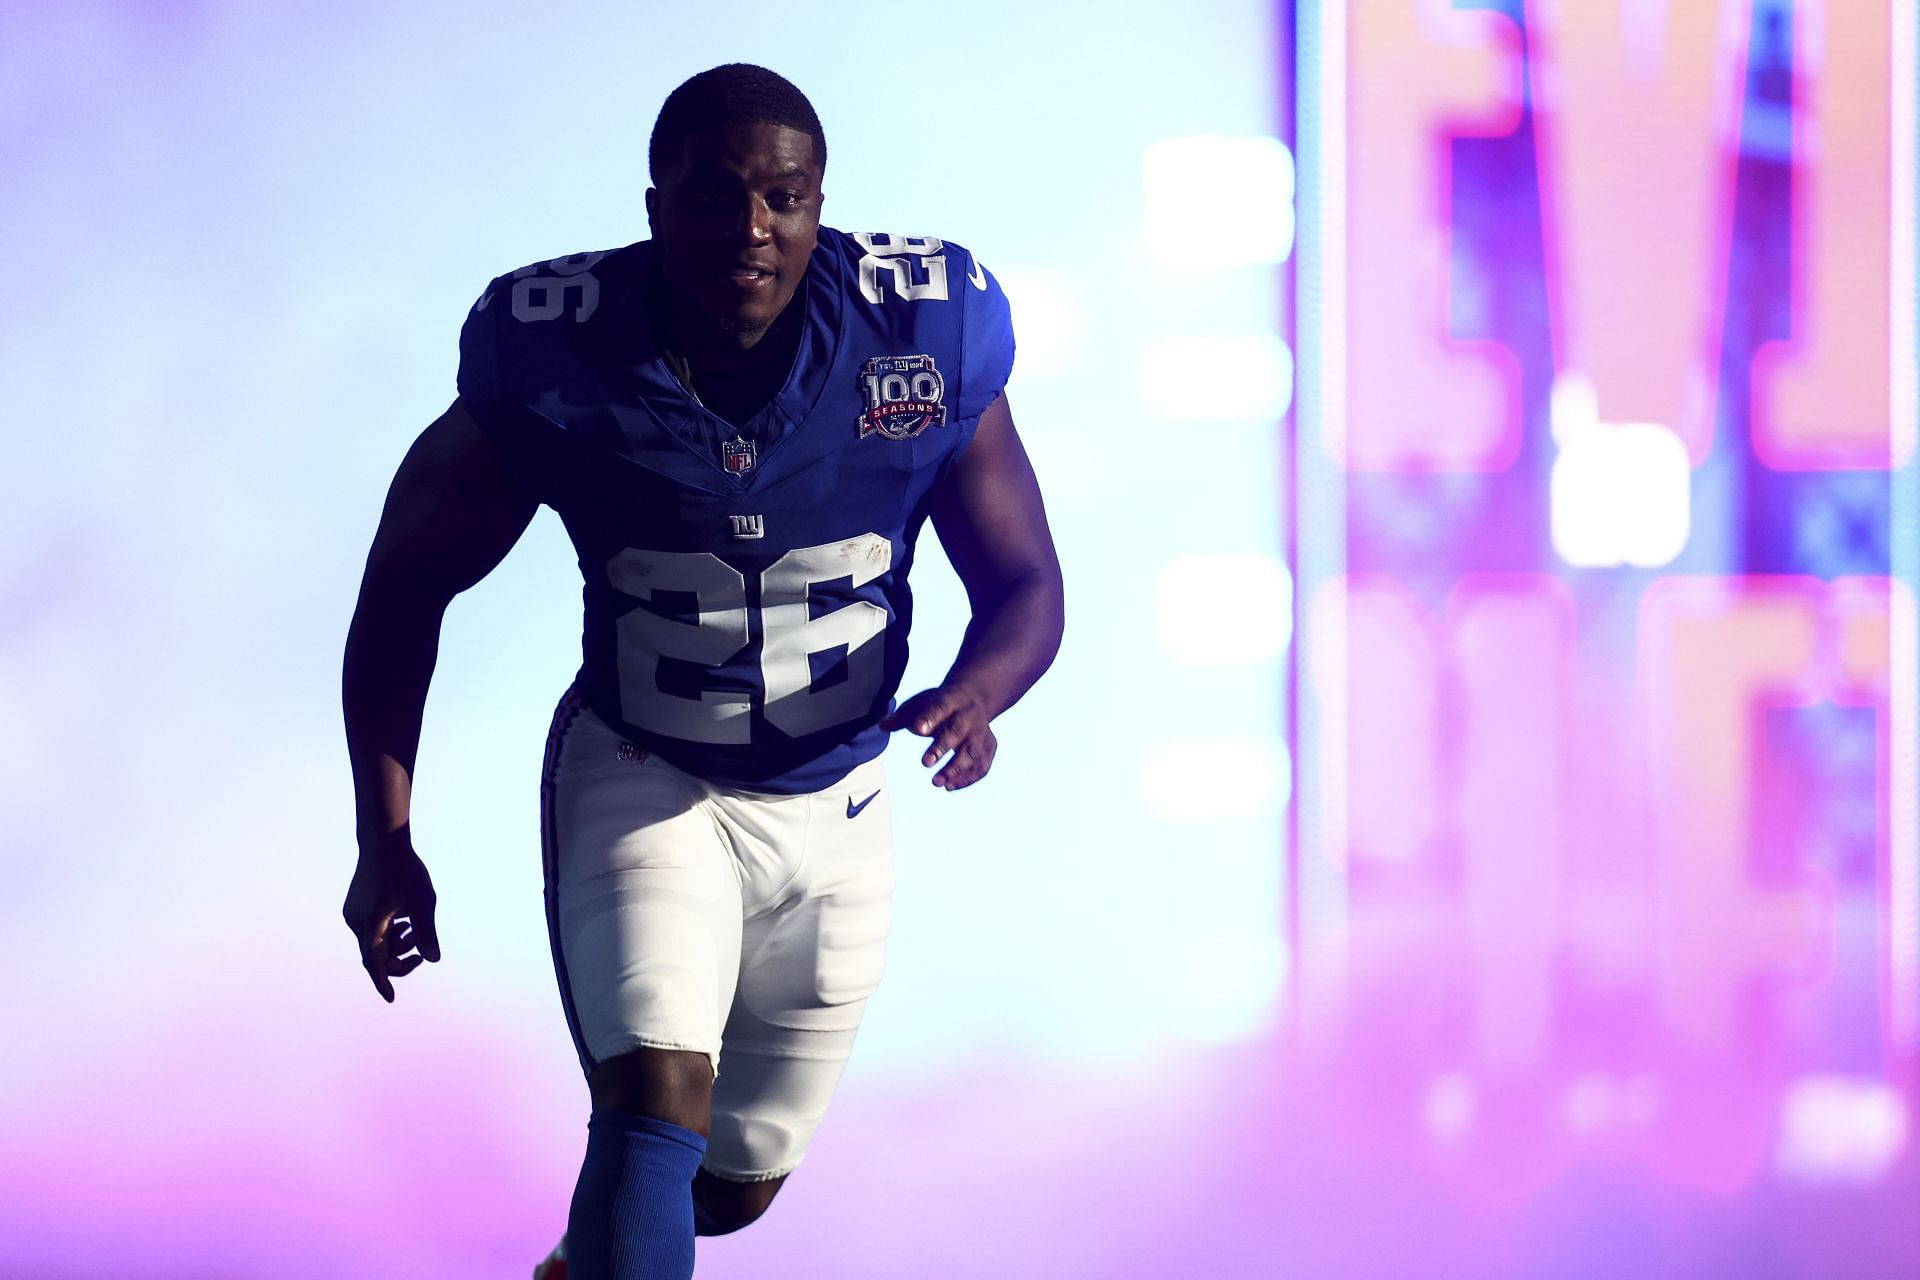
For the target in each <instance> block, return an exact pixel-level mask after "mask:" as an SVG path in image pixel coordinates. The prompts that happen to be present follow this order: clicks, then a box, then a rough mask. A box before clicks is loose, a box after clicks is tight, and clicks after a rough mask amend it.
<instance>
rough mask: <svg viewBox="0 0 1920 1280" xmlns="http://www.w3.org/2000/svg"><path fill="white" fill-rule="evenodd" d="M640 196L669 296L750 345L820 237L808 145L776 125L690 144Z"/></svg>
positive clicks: (737, 129) (816, 180)
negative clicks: (674, 295) (643, 198)
mask: <svg viewBox="0 0 1920 1280" xmlns="http://www.w3.org/2000/svg"><path fill="white" fill-rule="evenodd" d="M659 181H660V185H659V187H658V188H656V189H654V190H651V191H648V192H647V220H648V221H649V222H650V223H652V225H653V236H654V239H655V240H656V241H658V242H659V245H660V251H661V252H660V261H661V267H662V269H663V270H664V271H665V273H666V277H667V283H668V285H670V286H671V287H672V288H673V290H674V291H675V292H676V293H678V294H680V295H681V296H682V297H683V298H685V299H686V300H687V301H688V302H690V303H692V304H693V306H694V307H695V309H696V310H698V311H699V312H701V313H702V314H704V315H705V316H706V317H707V318H708V319H710V320H711V321H713V323H714V324H715V325H716V326H717V327H718V328H720V329H721V330H722V331H724V332H727V333H736V334H740V335H742V336H743V337H749V338H751V337H756V336H757V335H758V334H760V333H763V332H765V330H766V328H767V326H768V325H770V324H772V323H773V321H774V318H775V317H777V316H778V315H779V314H780V313H781V312H782V311H783V310H785V309H786V305H787V303H788V302H790V301H792V300H793V291H794V290H795V289H797V288H799V286H800V280H801V277H803V276H804V275H806V272H807V260H808V258H809V257H810V256H811V255H812V253H813V246H814V241H815V240H816V238H817V236H818V233H819V230H820V166H819V162H818V160H817V159H816V158H815V156H814V153H813V139H812V138H811V137H809V136H807V135H806V134H804V133H801V132H800V131H799V130H797V129H788V128H785V127H784V126H781V125H777V124H746V125H735V126H733V127H731V128H728V129H720V130H714V131H711V132H707V133H696V134H692V135H690V136H689V137H688V138H687V139H686V141H685V142H684V143H683V144H682V151H681V157H680V162H679V163H678V164H676V165H675V166H674V167H673V168H672V170H670V171H669V172H667V173H663V174H661V175H660V179H659Z"/></svg>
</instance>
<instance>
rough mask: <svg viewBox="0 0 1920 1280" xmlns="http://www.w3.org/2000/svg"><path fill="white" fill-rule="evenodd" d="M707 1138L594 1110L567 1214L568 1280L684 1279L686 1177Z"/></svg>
mask: <svg viewBox="0 0 1920 1280" xmlns="http://www.w3.org/2000/svg"><path fill="white" fill-rule="evenodd" d="M706 1153H707V1140H706V1139H705V1138H703V1137H701V1136H700V1135H699V1134H697V1133H695V1132H694V1131H693V1130H691V1129H683V1128H681V1127H680V1126H679V1125H677V1124H669V1123H668V1122H667V1121H665V1120H655V1119H653V1118H652V1117H651V1116H643V1115H636V1114H634V1113H633V1112H630V1111H595V1112H594V1113H593V1115H592V1117H591V1118H590V1119H589V1120H588V1121H587V1158H586V1160H585V1161H584V1162H582V1164H581V1166H580V1181H579V1182H578V1183H577V1184H575V1186H574V1189H573V1207H572V1209H571V1210H570V1211H569V1212H568V1214H567V1266H568V1268H569V1271H568V1274H569V1275H571V1276H572V1277H573V1278H574V1280H689V1278H690V1277H691V1276H692V1275H693V1175H694V1173H695V1171H697V1170H698V1169H699V1168H700V1158H701V1157H702V1156H704V1155H706Z"/></svg>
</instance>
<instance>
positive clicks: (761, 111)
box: [647, 62, 827, 182]
mask: <svg viewBox="0 0 1920 1280" xmlns="http://www.w3.org/2000/svg"><path fill="white" fill-rule="evenodd" d="M736 124H777V125H781V126H784V127H785V128H788V129H793V130H797V131H798V132H800V133H804V134H806V135H807V136H808V137H810V138H812V139H813V150H814V158H815V159H816V160H817V161H818V162H819V165H820V171H821V172H822V173H825V172H826V168H827V135H826V134H825V133H824V132H822V131H821V129H820V117H819V116H818V115H815V114H814V110H813V104H812V103H811V102H808V101H807V95H806V94H804V93H802V92H800V90H799V89H798V88H797V87H796V86H795V85H794V83H793V82H792V81H791V80H789V79H787V78H786V77H785V76H783V75H780V74H779V73H777V72H773V71H769V70H767V69H766V68H765V67H756V66H754V65H753V64H752V63H751V62H729V63H727V64H726V65H725V66H719V67H714V68H713V69H712V70H710V71H702V72H701V73H700V74H699V75H697V76H694V77H693V78H691V79H689V80H687V81H686V82H684V83H683V84H681V86H680V87H679V88H678V89H675V90H674V91H673V92H672V93H670V94H668V95H667V100H666V102H664V103H663V104H661V107H660V115H659V117H658V118H657V119H656V120H654V122H653V138H652V140H651V141H650V142H648V144H647V169H648V171H649V172H650V173H651V174H652V175H653V180H654V181H655V182H658V181H659V180H660V175H661V174H662V173H663V172H665V171H666V170H668V169H670V168H672V167H673V166H674V164H675V163H676V162H678V161H679V159H680V145H681V143H682V142H684V141H685V140H686V138H687V135H688V134H692V133H700V132H702V131H704V130H707V129H725V128H728V127H729V126H732V125H736Z"/></svg>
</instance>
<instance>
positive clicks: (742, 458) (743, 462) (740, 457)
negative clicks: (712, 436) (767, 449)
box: [720, 436, 755, 476]
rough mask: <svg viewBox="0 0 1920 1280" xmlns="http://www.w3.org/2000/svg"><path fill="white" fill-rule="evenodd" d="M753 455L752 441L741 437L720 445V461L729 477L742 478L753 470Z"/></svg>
mask: <svg viewBox="0 0 1920 1280" xmlns="http://www.w3.org/2000/svg"><path fill="white" fill-rule="evenodd" d="M754 454H755V450H754V447H753V441H751V440H748V439H746V438H745V437H743V436H735V437H734V438H733V439H731V440H727V441H723V442H722V443H721V445H720V461H721V463H722V464H723V465H724V466H725V467H726V469H727V473H728V474H729V475H736V476H743V475H745V474H747V472H749V471H751V470H753V463H754Z"/></svg>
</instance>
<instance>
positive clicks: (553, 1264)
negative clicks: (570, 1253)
mask: <svg viewBox="0 0 1920 1280" xmlns="http://www.w3.org/2000/svg"><path fill="white" fill-rule="evenodd" d="M533 1280H567V1238H566V1237H565V1236H561V1237H560V1243H559V1244H557V1245H555V1246H553V1252H552V1253H550V1254H548V1255H547V1256H546V1257H544V1258H542V1259H541V1260H540V1265H539V1266H537V1267H535V1268H534V1269H533Z"/></svg>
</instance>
